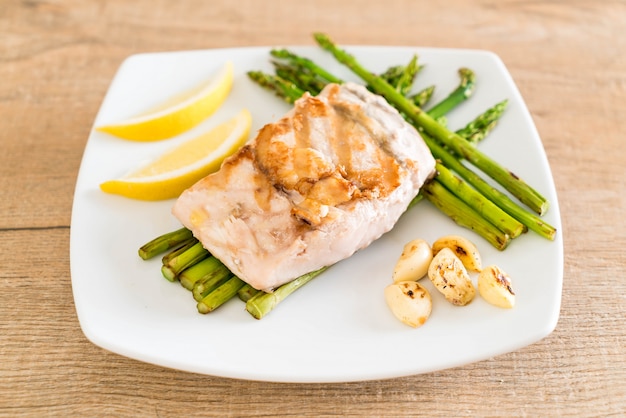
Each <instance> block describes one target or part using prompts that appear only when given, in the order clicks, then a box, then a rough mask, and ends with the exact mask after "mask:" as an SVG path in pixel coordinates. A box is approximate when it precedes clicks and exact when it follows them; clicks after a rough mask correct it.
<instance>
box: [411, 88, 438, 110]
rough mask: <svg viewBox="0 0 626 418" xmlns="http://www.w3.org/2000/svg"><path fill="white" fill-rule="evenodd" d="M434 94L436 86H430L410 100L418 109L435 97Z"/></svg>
mask: <svg viewBox="0 0 626 418" xmlns="http://www.w3.org/2000/svg"><path fill="white" fill-rule="evenodd" d="M434 92H435V86H428V87H426V88H424V89H422V90H420V91H418V92H417V93H415V94H414V95H412V96H409V100H411V101H412V102H413V103H415V106H417V107H424V106H425V105H426V104H427V103H428V102H429V101H430V98H431V97H432V96H433V93H434Z"/></svg>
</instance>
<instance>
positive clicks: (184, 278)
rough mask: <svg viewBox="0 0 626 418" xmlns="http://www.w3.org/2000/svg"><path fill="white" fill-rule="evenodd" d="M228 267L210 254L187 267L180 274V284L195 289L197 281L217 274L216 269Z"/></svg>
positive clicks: (188, 288)
mask: <svg viewBox="0 0 626 418" xmlns="http://www.w3.org/2000/svg"><path fill="white" fill-rule="evenodd" d="M222 269H226V271H228V269H227V268H226V266H224V264H222V262H221V261H220V260H218V259H217V258H215V257H213V256H209V257H207V258H205V259H204V260H201V261H199V262H197V263H196V264H194V265H192V266H189V267H187V268H186V269H185V270H183V271H181V272H180V274H179V275H178V280H179V281H180V284H181V285H182V286H183V287H184V288H185V289H187V290H193V288H194V286H195V285H196V283H197V282H199V281H203V280H206V279H207V278H208V276H210V275H211V274H215V271H216V270H222Z"/></svg>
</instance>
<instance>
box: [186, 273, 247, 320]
mask: <svg viewBox="0 0 626 418" xmlns="http://www.w3.org/2000/svg"><path fill="white" fill-rule="evenodd" d="M245 284H246V283H245V282H244V281H243V280H241V279H240V278H239V277H237V276H231V277H230V278H229V279H228V280H226V281H225V282H224V283H222V284H221V285H219V286H218V287H217V288H216V289H215V290H213V291H212V292H210V293H209V294H207V295H206V296H205V297H204V298H202V300H200V301H199V302H198V304H197V308H198V312H200V313H201V314H206V313H209V312H213V311H214V310H216V309H217V308H219V307H220V306H222V305H223V304H224V303H226V302H228V301H229V300H230V299H232V298H233V297H234V296H235V295H236V294H237V292H238V291H239V289H241V288H242V287H243V286H244V285H245Z"/></svg>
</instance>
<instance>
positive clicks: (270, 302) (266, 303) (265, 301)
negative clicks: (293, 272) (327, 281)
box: [246, 267, 328, 319]
mask: <svg viewBox="0 0 626 418" xmlns="http://www.w3.org/2000/svg"><path fill="white" fill-rule="evenodd" d="M327 268H328V267H322V268H321V269H319V270H315V271H312V272H310V273H307V274H303V275H302V276H300V277H298V278H297V279H294V280H292V281H290V282H289V283H285V284H284V285H282V286H280V287H278V288H277V289H275V290H274V291H273V292H272V293H266V292H259V293H257V294H256V295H254V296H253V297H252V298H250V299H249V300H248V301H247V302H246V310H247V311H248V312H249V313H250V315H252V316H253V317H255V318H256V319H261V318H263V317H264V316H265V315H267V314H268V313H270V311H271V310H272V309H274V308H275V307H276V306H278V304H279V303H280V302H282V301H283V300H285V298H286V297H287V296H289V295H290V294H292V293H293V292H295V291H296V290H298V289H300V288H301V287H302V286H304V285H305V284H307V283H308V282H310V281H311V280H313V279H314V278H315V277H317V276H318V275H319V274H320V273H322V272H323V271H325V270H326V269H327Z"/></svg>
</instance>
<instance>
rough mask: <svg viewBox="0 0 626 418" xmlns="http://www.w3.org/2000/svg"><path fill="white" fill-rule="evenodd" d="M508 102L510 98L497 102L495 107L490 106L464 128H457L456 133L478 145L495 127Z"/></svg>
mask: <svg viewBox="0 0 626 418" xmlns="http://www.w3.org/2000/svg"><path fill="white" fill-rule="evenodd" d="M507 104H508V100H503V101H501V102H499V103H496V104H495V105H494V106H493V107H490V108H489V109H487V110H486V111H485V112H483V113H481V114H480V115H478V116H477V117H476V118H475V119H473V120H472V121H471V122H470V123H468V124H467V125H466V126H465V127H464V128H462V129H459V130H457V131H456V133H457V134H459V135H460V136H462V137H463V138H465V139H466V140H467V141H468V142H469V143H471V144H473V145H476V144H477V143H479V142H480V141H482V140H483V139H484V138H485V137H486V136H487V135H488V134H489V132H491V131H492V130H493V128H495V126H496V124H497V123H498V120H499V119H500V116H502V113H503V112H504V110H505V109H506V106H507Z"/></svg>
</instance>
